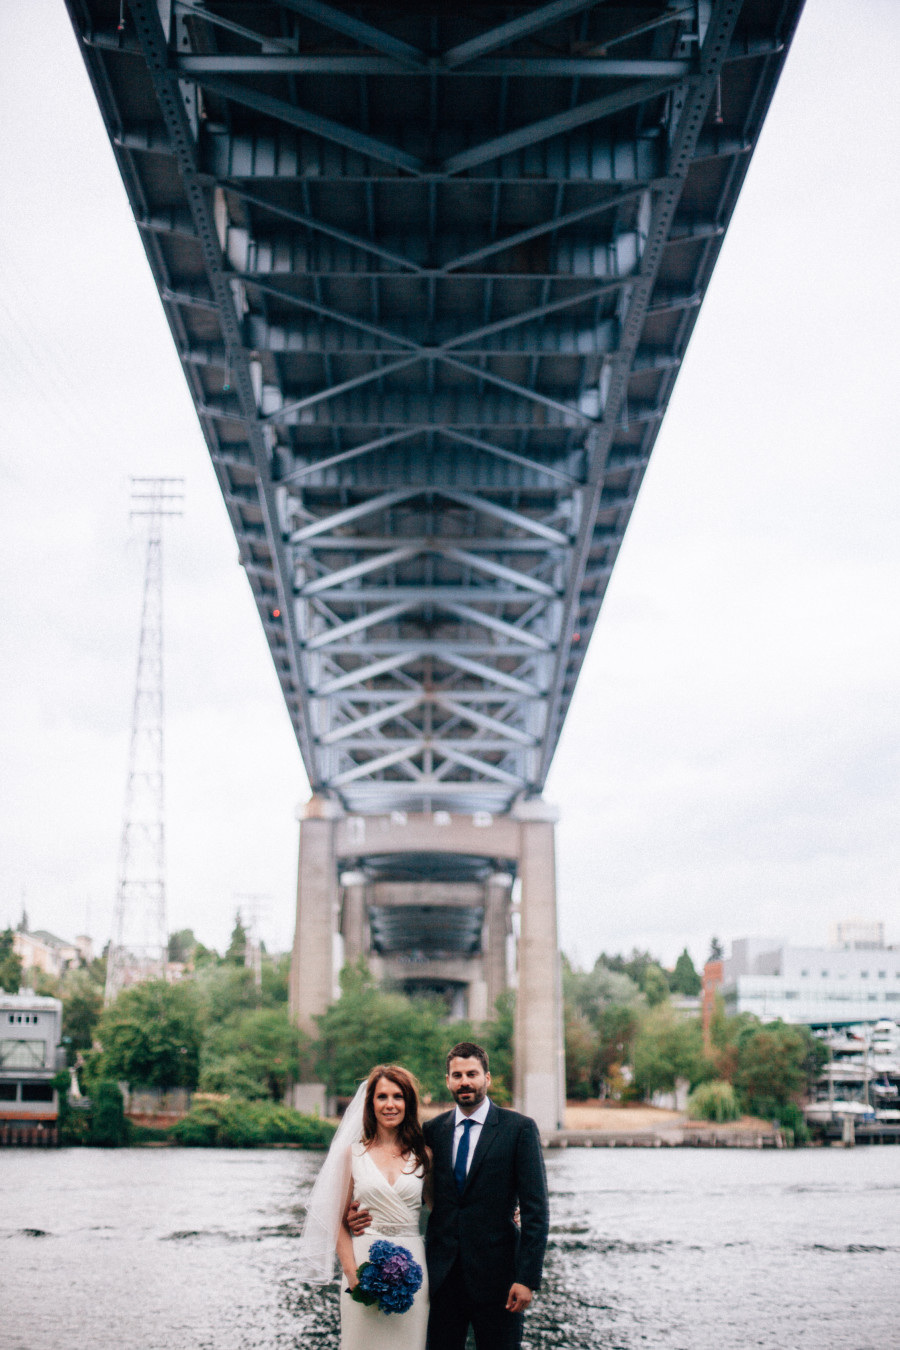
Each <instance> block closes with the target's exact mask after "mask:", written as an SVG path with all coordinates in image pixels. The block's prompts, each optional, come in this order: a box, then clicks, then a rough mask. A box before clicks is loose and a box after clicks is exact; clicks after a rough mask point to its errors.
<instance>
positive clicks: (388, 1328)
mask: <svg viewBox="0 0 900 1350" xmlns="http://www.w3.org/2000/svg"><path fill="white" fill-rule="evenodd" d="M350 1154H351V1175H352V1177H353V1199H354V1200H358V1201H359V1202H360V1204H361V1205H362V1206H363V1207H364V1208H365V1209H367V1210H368V1211H369V1213H370V1214H371V1215H372V1224H371V1227H369V1228H367V1229H366V1231H365V1233H364V1234H363V1235H362V1237H355V1238H354V1239H353V1258H354V1261H355V1263H356V1265H357V1266H360V1265H362V1263H363V1261H365V1260H366V1258H367V1257H368V1255H369V1248H370V1247H371V1245H372V1243H373V1242H377V1241H378V1240H379V1239H380V1238H386V1239H387V1240H388V1242H395V1243H397V1244H398V1245H399V1246H401V1247H405V1248H406V1249H407V1251H409V1252H411V1253H412V1256H413V1260H415V1261H418V1263H419V1265H420V1266H421V1267H422V1287H421V1289H419V1291H418V1293H417V1294H416V1297H415V1301H414V1302H413V1305H412V1307H411V1308H410V1309H409V1310H408V1311H407V1312H405V1313H383V1312H379V1310H378V1308H377V1307H374V1306H373V1307H366V1305H365V1304H363V1303H356V1302H354V1300H353V1299H352V1298H350V1297H349V1296H348V1294H347V1292H346V1290H347V1281H346V1279H345V1278H344V1277H343V1276H342V1277H341V1350H425V1333H426V1330H427V1327H428V1270H427V1268H426V1265H425V1242H424V1240H423V1239H422V1238H421V1237H420V1236H419V1215H420V1214H421V1212H422V1185H423V1178H422V1176H421V1174H419V1175H416V1162H415V1158H411V1159H410V1160H409V1163H408V1164H407V1170H406V1171H404V1172H401V1174H400V1176H399V1177H398V1178H397V1180H396V1182H395V1183H394V1185H393V1186H392V1185H391V1184H390V1182H389V1181H388V1179H387V1177H386V1176H385V1175H384V1173H383V1172H382V1171H381V1170H380V1169H379V1168H378V1167H377V1166H376V1165H375V1163H374V1162H373V1161H372V1158H371V1157H370V1156H369V1153H368V1151H367V1149H366V1147H365V1145H364V1144H353V1145H352V1146H351V1149H350ZM345 1156H346V1155H345Z"/></svg>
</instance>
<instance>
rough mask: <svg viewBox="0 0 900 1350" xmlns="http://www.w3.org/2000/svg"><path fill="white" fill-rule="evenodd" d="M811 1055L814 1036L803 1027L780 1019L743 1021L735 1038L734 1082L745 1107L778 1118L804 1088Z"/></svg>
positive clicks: (812, 1054)
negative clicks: (745, 1022)
mask: <svg viewBox="0 0 900 1350" xmlns="http://www.w3.org/2000/svg"><path fill="white" fill-rule="evenodd" d="M815 1058H816V1049H815V1039H814V1037H813V1035H812V1033H811V1032H810V1031H809V1029H808V1028H807V1027H802V1026H791V1025H788V1024H787V1023H785V1022H780V1021H779V1022H770V1023H767V1024H766V1025H761V1024H759V1023H757V1024H756V1025H755V1026H754V1025H745V1026H744V1027H743V1028H742V1029H741V1032H740V1035H739V1038H738V1044H737V1065H736V1068H735V1073H734V1086H735V1088H737V1090H738V1092H739V1093H740V1094H741V1097H742V1099H743V1102H744V1105H745V1107H746V1109H747V1110H748V1111H750V1112H751V1113H752V1114H753V1115H757V1116H764V1117H766V1118H767V1119H780V1118H781V1114H782V1111H783V1109H784V1108H785V1107H787V1106H789V1105H790V1104H793V1103H795V1102H796V1101H797V1099H798V1098H799V1097H800V1095H801V1094H802V1093H803V1092H804V1090H805V1089H806V1087H807V1081H808V1077H809V1073H810V1066H811V1064H812V1063H814V1062H815Z"/></svg>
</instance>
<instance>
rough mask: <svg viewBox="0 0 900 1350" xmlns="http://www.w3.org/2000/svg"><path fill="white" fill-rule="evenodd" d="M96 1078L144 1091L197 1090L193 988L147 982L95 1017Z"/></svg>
mask: <svg viewBox="0 0 900 1350" xmlns="http://www.w3.org/2000/svg"><path fill="white" fill-rule="evenodd" d="M97 1037H98V1039H99V1041H100V1042H101V1044H102V1046H103V1053H102V1064H101V1066H98V1069H101V1070H102V1074H103V1075H105V1076H107V1077H109V1078H114V1079H124V1080H125V1081H126V1082H127V1083H129V1085H131V1086H136V1085H141V1086H146V1087H159V1088H166V1087H186V1088H195V1087H196V1086H197V1075H198V1071H199V1064H200V1045H201V1039H202V1029H201V1018H200V1008H199V1005H198V999H197V995H196V991H195V989H194V987H193V984H192V982H191V981H189V980H183V981H181V982H179V983H178V984H167V983H166V982H165V980H147V981H145V982H144V983H143V984H136V985H134V986H133V987H132V988H130V989H124V990H123V991H122V993H121V994H120V995H119V997H118V998H117V999H116V1001H115V1003H113V1004H112V1005H111V1006H110V1007H109V1008H107V1009H106V1011H105V1012H104V1013H103V1015H102V1016H101V1018H100V1021H99V1023H98V1025H97Z"/></svg>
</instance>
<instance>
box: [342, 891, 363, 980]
mask: <svg viewBox="0 0 900 1350" xmlns="http://www.w3.org/2000/svg"><path fill="white" fill-rule="evenodd" d="M341 889H342V890H343V892H344V900H343V904H342V905H341V937H342V938H343V939H344V961H345V963H346V962H348V961H349V962H350V963H351V964H353V963H354V962H355V961H358V960H359V958H360V957H361V956H365V954H366V947H367V943H366V876H365V873H364V872H343V873H342V874H341Z"/></svg>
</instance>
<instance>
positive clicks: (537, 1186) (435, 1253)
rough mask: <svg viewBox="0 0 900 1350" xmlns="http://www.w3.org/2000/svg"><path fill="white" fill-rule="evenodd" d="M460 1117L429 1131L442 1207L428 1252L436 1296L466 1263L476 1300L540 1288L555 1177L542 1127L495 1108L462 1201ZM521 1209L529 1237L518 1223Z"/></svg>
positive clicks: (437, 1122) (435, 1213)
mask: <svg viewBox="0 0 900 1350" xmlns="http://www.w3.org/2000/svg"><path fill="white" fill-rule="evenodd" d="M454 1115H455V1112H454V1111H445V1112H444V1114H443V1115H440V1116H436V1117H435V1118H434V1120H430V1121H428V1122H427V1123H426V1125H425V1140H426V1142H427V1144H428V1147H429V1148H430V1149H431V1151H432V1153H433V1155H434V1177H433V1186H434V1207H433V1209H432V1211H431V1216H430V1218H429V1220H428V1231H427V1233H426V1237H425V1251H426V1255H427V1258H428V1282H429V1285H430V1287H431V1291H432V1293H434V1291H435V1290H436V1289H438V1288H439V1287H440V1285H441V1283H442V1282H443V1280H444V1279H445V1277H446V1276H447V1274H448V1272H449V1270H450V1268H451V1266H452V1265H453V1263H454V1261H456V1259H457V1258H459V1261H460V1263H461V1265H462V1273H463V1279H464V1281H465V1284H466V1288H467V1290H468V1292H469V1295H470V1296H471V1297H472V1298H473V1299H475V1300H477V1301H478V1302H481V1301H487V1300H493V1299H494V1298H500V1297H502V1298H503V1300H504V1301H505V1300H506V1296H507V1294H508V1292H509V1287H510V1285H511V1284H513V1283H518V1284H524V1285H527V1286H528V1288H529V1289H537V1287H538V1285H539V1284H540V1282H541V1267H542V1265H543V1261H544V1248H545V1246H546V1245H547V1230H548V1227H549V1207H548V1203H547V1178H546V1175H545V1173H544V1159H543V1157H542V1155H541V1141H540V1136H539V1134H538V1129H537V1125H535V1123H534V1121H533V1120H532V1119H531V1118H530V1117H529V1116H522V1115H520V1114H519V1113H518V1111H505V1110H502V1109H500V1108H499V1107H496V1106H494V1104H493V1102H492V1103H491V1106H490V1110H489V1111H488V1115H487V1119H486V1121H485V1122H484V1125H483V1127H482V1129H481V1134H480V1137H479V1139H478V1143H477V1144H476V1146H475V1152H474V1153H473V1155H472V1162H471V1165H470V1167H469V1175H468V1176H467V1178H466V1184H465V1187H464V1188H463V1192H462V1195H460V1194H459V1192H458V1191H457V1188H456V1180H455V1178H454V1176H453V1170H452V1162H453V1120H454ZM516 1205H518V1206H519V1211H520V1218H521V1230H520V1229H519V1228H518V1227H517V1226H516V1224H515V1223H514V1222H513V1214H514V1213H515V1209H516Z"/></svg>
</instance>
